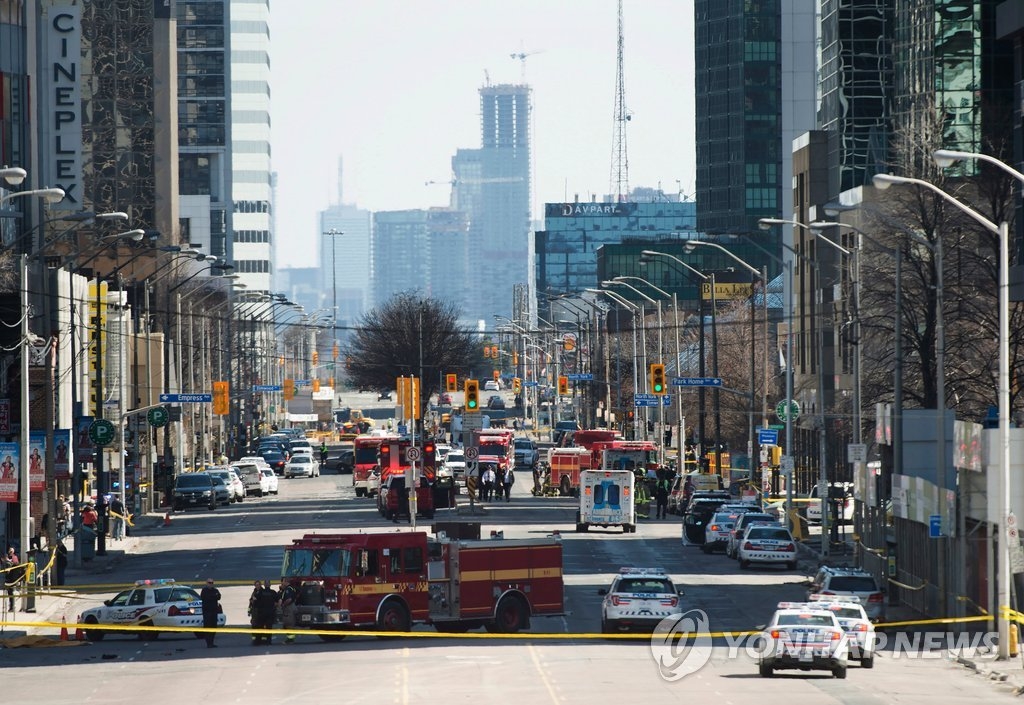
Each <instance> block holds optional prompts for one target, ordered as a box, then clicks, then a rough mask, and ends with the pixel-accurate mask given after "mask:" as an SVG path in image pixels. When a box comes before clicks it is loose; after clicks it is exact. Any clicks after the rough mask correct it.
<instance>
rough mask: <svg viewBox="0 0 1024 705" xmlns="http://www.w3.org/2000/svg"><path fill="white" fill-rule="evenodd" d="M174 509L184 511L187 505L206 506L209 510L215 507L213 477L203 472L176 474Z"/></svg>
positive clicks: (215, 498)
mask: <svg viewBox="0 0 1024 705" xmlns="http://www.w3.org/2000/svg"><path fill="white" fill-rule="evenodd" d="M173 494H174V497H173V500H172V507H173V508H174V511H176V512H180V511H184V510H185V509H186V508H188V507H206V508H207V509H209V510H210V511H213V510H214V509H216V508H217V496H216V494H215V488H214V484H213V477H212V476H210V475H207V474H206V473H204V472H191V473H185V474H183V475H178V477H177V478H175V480H174V493H173Z"/></svg>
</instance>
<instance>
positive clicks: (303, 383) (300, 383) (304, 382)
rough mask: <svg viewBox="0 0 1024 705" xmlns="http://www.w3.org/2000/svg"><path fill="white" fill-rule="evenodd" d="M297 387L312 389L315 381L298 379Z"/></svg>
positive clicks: (296, 381)
mask: <svg viewBox="0 0 1024 705" xmlns="http://www.w3.org/2000/svg"><path fill="white" fill-rule="evenodd" d="M295 386H296V387H312V386H313V380H311V379H297V380H295Z"/></svg>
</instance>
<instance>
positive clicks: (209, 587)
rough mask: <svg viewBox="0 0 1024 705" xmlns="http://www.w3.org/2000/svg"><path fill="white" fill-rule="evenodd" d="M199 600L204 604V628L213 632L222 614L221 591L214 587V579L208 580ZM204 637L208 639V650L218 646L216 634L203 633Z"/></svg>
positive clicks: (210, 632)
mask: <svg viewBox="0 0 1024 705" xmlns="http://www.w3.org/2000/svg"><path fill="white" fill-rule="evenodd" d="M199 599H200V601H201V602H202V603H203V628H204V629H211V630H212V629H214V628H216V627H217V615H219V614H220V590H218V589H217V588H215V587H214V586H213V578H207V579H206V587H204V588H203V589H202V592H200V593H199ZM203 636H204V637H205V638H206V648H208V649H212V648H214V647H216V646H217V645H216V644H214V643H213V638H214V636H215V634H214V632H212V631H208V632H203Z"/></svg>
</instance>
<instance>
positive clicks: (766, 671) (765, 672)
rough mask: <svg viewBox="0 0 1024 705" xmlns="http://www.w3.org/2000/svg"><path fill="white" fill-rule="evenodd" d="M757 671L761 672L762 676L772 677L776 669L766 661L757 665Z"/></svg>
mask: <svg viewBox="0 0 1024 705" xmlns="http://www.w3.org/2000/svg"><path fill="white" fill-rule="evenodd" d="M757 672H758V673H760V674H761V677H762V678H771V677H772V676H774V675H775V669H773V668H772V667H771V666H769V665H768V664H766V663H762V664H761V665H759V666H758V667H757Z"/></svg>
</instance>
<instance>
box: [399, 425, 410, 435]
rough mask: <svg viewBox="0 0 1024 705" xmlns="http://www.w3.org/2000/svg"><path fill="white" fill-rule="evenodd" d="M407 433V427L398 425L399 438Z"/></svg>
mask: <svg viewBox="0 0 1024 705" xmlns="http://www.w3.org/2000/svg"><path fill="white" fill-rule="evenodd" d="M407 433H409V427H408V426H406V425H405V424H399V425H398V435H399V436H404V435H405V434H407Z"/></svg>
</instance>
